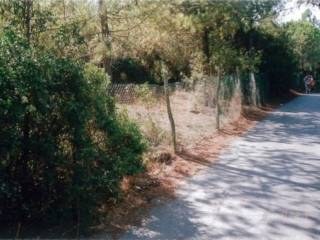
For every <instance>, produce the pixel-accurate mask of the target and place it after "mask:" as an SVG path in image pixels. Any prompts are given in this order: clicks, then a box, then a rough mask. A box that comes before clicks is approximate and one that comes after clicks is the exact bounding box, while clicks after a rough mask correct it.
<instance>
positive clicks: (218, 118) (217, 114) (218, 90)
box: [215, 68, 221, 130]
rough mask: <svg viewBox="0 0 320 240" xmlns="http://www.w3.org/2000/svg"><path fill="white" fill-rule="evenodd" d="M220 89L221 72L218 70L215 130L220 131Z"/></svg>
mask: <svg viewBox="0 0 320 240" xmlns="http://www.w3.org/2000/svg"><path fill="white" fill-rule="evenodd" d="M220 88H221V72H220V68H218V74H217V88H216V97H215V101H216V129H217V130H220V113H221V109H220Z"/></svg>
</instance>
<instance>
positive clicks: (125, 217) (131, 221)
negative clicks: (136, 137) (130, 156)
mask: <svg viewBox="0 0 320 240" xmlns="http://www.w3.org/2000/svg"><path fill="white" fill-rule="evenodd" d="M272 108H273V107H266V108H259V109H258V108H248V107H244V108H243V111H242V114H241V116H240V117H239V118H238V119H236V120H235V121H232V122H231V123H229V124H226V125H225V126H224V127H223V129H222V130H221V131H219V132H214V133H212V132H211V133H210V134H206V135H205V136H204V137H202V139H201V140H199V141H197V143H196V144H194V145H181V146H180V151H179V153H178V154H177V155H173V154H172V153H170V151H169V150H168V149H166V148H162V152H165V153H166V154H170V155H171V157H170V160H169V161H165V162H160V161H150V162H149V163H148V164H147V171H146V172H145V173H143V174H139V175H137V176H134V177H128V178H126V179H124V180H123V184H122V190H123V195H122V198H121V200H120V201H119V202H115V203H109V204H107V205H106V206H105V207H104V208H102V209H101V211H102V212H104V213H105V214H104V216H105V218H104V219H103V221H102V224H101V225H99V226H97V227H95V228H94V231H96V232H97V234H98V236H99V235H100V233H108V234H110V235H111V236H113V237H117V236H118V235H119V234H121V233H122V232H123V231H125V230H127V229H128V228H129V227H130V226H132V225H135V226H137V225H140V224H142V223H143V219H144V217H145V216H146V215H147V214H148V212H149V210H150V209H151V208H152V207H154V206H156V205H159V204H162V203H164V202H166V201H167V200H168V199H172V198H174V197H175V189H176V188H177V186H179V185H180V184H183V183H184V181H185V180H186V179H187V178H188V177H189V176H192V175H194V174H195V173H197V172H198V171H199V170H201V169H203V168H205V167H206V166H208V165H210V164H212V163H213V162H214V161H215V160H216V159H217V157H218V156H219V154H220V152H221V150H222V149H224V148H225V147H227V146H228V144H229V143H230V142H231V141H232V140H233V139H235V138H237V137H238V136H241V135H242V134H243V133H245V132H246V131H247V130H248V129H250V128H251V127H253V126H254V125H255V124H256V122H257V121H259V120H261V119H263V118H264V117H265V116H266V115H267V114H268V112H269V111H271V110H272ZM207 159H210V161H209V160H207Z"/></svg>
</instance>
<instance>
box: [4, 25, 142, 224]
mask: <svg viewBox="0 0 320 240" xmlns="http://www.w3.org/2000/svg"><path fill="white" fill-rule="evenodd" d="M107 84H108V79H107V77H106V75H105V74H104V73H103V72H102V71H100V70H99V69H98V68H96V67H94V66H90V65H88V66H84V65H83V64H82V63H81V62H78V61H75V60H72V59H69V58H59V57H56V55H55V54H54V53H52V52H48V51H46V52H43V51H40V50H37V49H35V48H31V47H29V45H28V44H27V43H26V42H25V41H24V40H23V39H22V38H20V37H18V36H17V35H15V34H14V33H13V32H10V31H5V32H4V33H3V34H2V35H1V36H0V89H1V94H0V116H1V117H0V220H4V221H7V222H28V221H32V220H37V219H38V220H39V219H42V222H43V220H44V219H46V220H48V221H50V220H52V221H56V220H58V219H59V220H60V221H61V222H65V220H66V219H70V220H72V219H73V220H75V219H76V221H77V222H79V221H81V222H82V221H84V219H90V218H89V217H90V216H92V215H93V213H94V212H95V211H94V210H95V209H96V206H97V205H98V204H99V203H100V202H101V201H105V200H106V199H108V198H109V197H114V196H116V194H117V192H118V185H119V182H120V180H121V179H122V177H123V176H124V175H127V174H133V173H136V172H138V171H140V170H142V165H141V162H140V160H141V154H142V153H143V151H144V143H143V140H142V137H141V134H140V132H139V130H138V129H137V127H136V126H135V125H134V124H133V123H130V122H129V121H128V119H127V118H126V117H124V116H118V115H117V114H116V112H115V107H114V103H113V101H112V99H110V98H109V97H108V96H107V95H106V87H107ZM44 216H45V217H44ZM80 216H81V219H80V218H79V217H80Z"/></svg>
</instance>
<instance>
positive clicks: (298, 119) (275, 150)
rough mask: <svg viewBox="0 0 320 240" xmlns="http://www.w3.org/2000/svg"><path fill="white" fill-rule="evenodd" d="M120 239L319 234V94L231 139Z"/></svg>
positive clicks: (304, 239) (275, 239) (305, 239)
mask: <svg viewBox="0 0 320 240" xmlns="http://www.w3.org/2000/svg"><path fill="white" fill-rule="evenodd" d="M122 238H123V239H215V240H220V239H223V240H227V239H228V240H232V239H236V240H238V239H246V240H251V239H252V240H257V239H259V240H264V239H270V240H271V239H272V240H281V239H287V240H295V239H296V240H309V239H314V240H316V239H320V96H317V95H312V96H302V97H299V98H296V99H295V100H293V101H292V102H290V103H288V104H286V105H285V106H283V107H282V108H281V109H279V110H277V111H275V112H273V113H271V114H270V116H269V117H268V118H266V119H265V120H264V121H262V122H260V123H258V124H257V126H256V127H254V128H253V129H251V130H250V131H249V132H248V133H247V134H246V135H245V136H244V137H241V138H240V139H238V140H236V141H234V142H233V143H232V144H231V146H230V147H229V148H228V149H226V150H225V152H224V153H223V154H222V155H221V156H220V158H219V160H218V161H217V163H216V164H213V165H212V166H211V167H208V168H206V169H204V170H202V171H201V172H199V173H198V174H197V175H196V176H194V177H192V178H190V180H189V181H187V183H186V184H184V185H183V186H181V187H180V188H179V189H178V191H177V198H176V199H175V200H172V201H171V202H168V203H166V204H165V205H163V206H160V207H157V208H154V209H153V210H152V211H151V212H150V215H149V217H148V218H147V219H145V221H144V223H143V224H142V226H138V227H132V228H131V229H130V230H129V231H128V232H127V233H125V234H124V235H122Z"/></svg>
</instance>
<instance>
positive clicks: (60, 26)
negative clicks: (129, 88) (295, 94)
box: [0, 0, 320, 237]
mask: <svg viewBox="0 0 320 240" xmlns="http://www.w3.org/2000/svg"><path fill="white" fill-rule="evenodd" d="M281 3H283V2H282V1H280V0H269V1H257V0H243V1H215V0H213V1H207V0H203V1H202V0H175V1H171V0H170V1H169V0H161V1H160V0H150V1H149V0H123V1H118V0H97V1H90V0H78V1H76V0H48V1H40V0H0V90H1V93H0V222H2V223H3V226H4V228H5V229H6V231H5V230H3V231H5V232H6V233H5V234H8V235H6V236H9V237H15V236H16V237H20V236H24V235H23V232H24V231H25V230H26V229H28V228H30V229H32V228H34V227H35V226H36V227H39V226H40V228H41V227H42V226H43V227H44V228H46V227H47V226H63V227H66V226H67V225H70V226H72V228H71V229H72V230H71V231H70V236H80V235H81V234H85V233H86V232H87V230H88V229H89V227H90V226H92V225H95V224H98V223H99V219H100V216H101V214H102V212H103V211H101V209H102V206H104V205H105V204H106V203H108V202H116V201H117V200H118V199H119V198H121V194H122V193H121V190H122V189H121V185H122V183H123V179H125V178H126V177H128V176H132V175H136V174H138V173H143V172H145V171H146V168H147V167H146V163H147V162H148V159H147V160H146V158H148V157H150V156H151V155H152V154H153V153H154V152H155V151H156V150H158V149H159V147H160V146H161V145H162V144H163V143H164V144H165V145H166V146H169V145H170V146H171V148H172V151H173V153H179V151H180V152H181V151H182V150H183V146H185V145H186V144H190V145H192V144H195V143H197V142H198V141H200V139H201V137H203V136H205V134H207V135H206V136H209V135H210V134H211V133H212V132H214V131H215V130H217V131H219V130H221V128H223V126H224V125H225V124H226V123H228V122H231V121H234V120H236V119H237V118H238V117H239V116H240V115H241V114H242V113H243V110H244V109H246V107H247V106H254V107H261V106H265V105H266V104H268V103H270V102H272V101H274V100H275V99H281V98H286V97H288V95H289V90H290V89H297V90H299V89H302V87H303V84H302V81H301V79H302V77H303V75H304V74H306V73H307V72H310V73H312V74H313V75H314V77H315V78H316V79H317V76H318V75H319V73H320V65H319V64H320V45H319V42H320V29H319V23H318V22H317V21H316V20H315V19H314V18H312V16H311V15H310V13H309V12H305V13H304V14H303V17H302V20H300V21H297V22H289V23H285V24H284V23H280V22H279V21H278V20H277V18H278V14H279V12H281V11H282V8H283V6H282V4H281ZM142 83H144V85H141V84H142ZM173 83H180V84H181V86H183V91H175V90H171V89H170V86H171V84H173ZM114 84H140V85H139V86H137V87H136V88H135V94H136V95H137V101H134V102H132V103H130V104H122V103H121V102H118V101H117V98H114V95H111V94H110V89H111V88H112V85H114ZM150 84H153V85H156V86H160V87H161V88H162V89H163V88H164V89H163V92H161V93H160V95H161V96H160V97H159V93H158V95H157V94H154V93H153V92H152V91H151V90H150V88H149V86H150ZM156 95H157V96H156ZM139 109H140V110H141V111H140V112H139ZM164 119H167V120H164ZM161 121H162V122H161ZM164 121H166V122H164ZM192 124H193V125H192ZM190 126H191V127H190ZM204 133H205V134H204ZM151 150H152V151H151ZM150 152H151V153H150ZM150 154H151V155H150ZM165 158H167V157H166V156H165ZM169 158H170V157H169ZM39 222H41V224H39ZM6 226H11V227H10V228H7V227H6ZM8 229H9V230H8ZM1 231H2V230H1ZM0 236H2V235H1V233H0Z"/></svg>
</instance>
